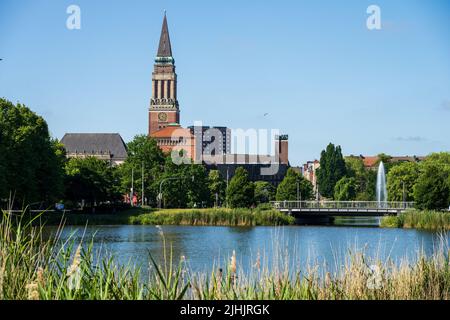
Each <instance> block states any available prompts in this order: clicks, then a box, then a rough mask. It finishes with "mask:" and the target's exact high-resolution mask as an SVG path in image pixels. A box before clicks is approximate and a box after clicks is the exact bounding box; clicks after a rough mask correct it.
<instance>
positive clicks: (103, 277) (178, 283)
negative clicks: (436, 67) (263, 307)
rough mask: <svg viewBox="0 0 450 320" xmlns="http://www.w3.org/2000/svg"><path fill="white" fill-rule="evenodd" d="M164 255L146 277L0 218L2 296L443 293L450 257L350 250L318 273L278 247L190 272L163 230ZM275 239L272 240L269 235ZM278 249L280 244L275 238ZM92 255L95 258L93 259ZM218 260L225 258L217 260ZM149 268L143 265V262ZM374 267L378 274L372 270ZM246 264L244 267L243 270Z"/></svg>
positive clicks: (87, 248) (88, 248)
mask: <svg viewBox="0 0 450 320" xmlns="http://www.w3.org/2000/svg"><path fill="white" fill-rule="evenodd" d="M160 234H161V238H162V246H163V247H164V257H165V258H164V259H163V261H158V262H156V261H153V260H152V266H151V268H150V275H149V277H145V279H146V280H145V281H142V279H143V277H141V274H140V272H141V271H140V269H136V268H133V267H130V266H128V267H127V266H125V267H124V266H119V265H117V264H116V263H115V260H114V258H112V257H108V256H107V255H106V254H105V253H104V252H103V254H102V255H97V253H95V252H94V251H93V249H92V244H89V243H75V242H74V241H69V242H67V243H64V244H63V245H62V246H61V244H60V243H58V241H57V237H56V238H55V239H51V240H48V241H42V240H41V239H42V238H41V228H39V227H32V226H31V224H30V223H29V222H26V223H23V222H22V221H21V220H20V219H16V217H14V218H11V217H10V216H4V218H3V220H2V222H1V224H0V299H33V300H46V299H53V300H54V299H63V300H67V299H100V300H105V299H108V300H109V299H112V300H115V299H119V300H129V299H131V300H136V299H169V300H173V299H196V300H203V299H206V300H219V299H240V300H241V299H289V300H293V299H295V300H297V299H312V300H316V299H449V298H450V264H449V262H450V261H449V260H448V256H446V254H445V252H446V250H447V248H446V247H444V246H443V245H442V247H441V248H440V249H438V250H437V251H436V253H435V254H434V255H433V256H431V257H425V256H424V255H419V257H418V258H417V261H416V262H413V263H409V262H408V261H406V260H405V261H403V263H401V264H400V265H399V264H394V263H392V262H385V263H382V262H381V261H377V260H373V261H372V260H370V259H369V258H368V257H365V256H364V253H363V252H356V253H353V254H349V256H348V259H346V261H345V262H343V263H342V264H339V265H340V266H341V267H340V269H339V271H338V272H336V273H333V274H330V273H326V274H319V272H318V271H317V270H319V268H318V265H314V264H312V265H311V266H310V268H307V269H306V270H292V269H291V270H290V269H289V265H290V264H289V263H288V262H289V261H295V260H296V257H295V256H294V257H292V256H289V255H288V254H287V252H285V251H284V250H276V251H274V252H275V253H274V254H275V255H276V256H275V257H272V259H271V260H270V261H273V262H272V263H273V265H272V266H271V268H268V267H267V261H268V260H263V259H261V257H260V256H259V255H258V256H257V257H256V258H255V263H254V265H253V267H252V268H251V270H250V271H246V272H244V271H243V269H242V266H241V265H239V258H238V257H237V256H236V254H235V253H234V252H233V255H232V256H231V257H230V258H229V259H228V260H227V261H226V262H225V265H224V267H223V269H222V270H217V271H215V272H212V273H211V274H210V273H194V272H192V271H191V270H190V269H189V268H187V265H186V260H185V258H184V257H174V256H173V252H172V251H171V250H170V244H169V243H166V240H165V237H164V232H163V230H161V232H160ZM275 241H278V239H275ZM279 247H280V248H284V247H285V245H283V244H281V246H279ZM94 261H97V263H94ZM222 265H223V264H222ZM143 267H144V268H147V266H143ZM374 269H376V270H378V272H377V273H376V274H374V273H371V272H370V270H374ZM247 270H248V269H247Z"/></svg>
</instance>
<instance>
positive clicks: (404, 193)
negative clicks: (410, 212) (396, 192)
mask: <svg viewBox="0 0 450 320" xmlns="http://www.w3.org/2000/svg"><path fill="white" fill-rule="evenodd" d="M402 184H403V209H406V192H405V181H403V180H402Z"/></svg>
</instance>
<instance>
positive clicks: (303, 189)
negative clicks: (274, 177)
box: [276, 168, 314, 201]
mask: <svg viewBox="0 0 450 320" xmlns="http://www.w3.org/2000/svg"><path fill="white" fill-rule="evenodd" d="M297 182H298V186H299V199H301V200H302V201H305V200H311V199H313V198H314V192H313V186H312V184H311V183H310V182H309V181H308V180H306V179H305V178H304V177H303V176H301V175H300V174H299V173H297V172H296V171H295V170H294V169H292V168H289V169H288V171H287V173H286V176H285V177H284V179H283V181H281V183H280V184H279V185H278V188H277V194H276V200H277V201H284V200H287V201H297Z"/></svg>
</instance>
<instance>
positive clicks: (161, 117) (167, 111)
mask: <svg viewBox="0 0 450 320" xmlns="http://www.w3.org/2000/svg"><path fill="white" fill-rule="evenodd" d="M148 119H149V121H148V134H149V136H150V137H152V138H154V139H156V142H157V143H158V146H159V147H160V148H161V149H162V150H163V151H164V152H166V153H168V152H171V151H172V149H174V147H176V148H177V149H179V150H181V149H184V150H185V151H186V152H187V153H188V155H189V157H193V156H194V154H193V152H194V150H195V146H194V138H193V135H192V134H191V132H190V130H188V129H183V128H181V126H180V108H179V105H178V99H177V74H176V73H175V59H174V58H173V56H172V46H171V43H170V36H169V28H168V26H167V17H166V15H165V14H164V20H163V25H162V30H161V37H160V40H159V47H158V52H157V55H156V59H155V64H154V70H153V73H152V98H151V101H150V108H149V115H148Z"/></svg>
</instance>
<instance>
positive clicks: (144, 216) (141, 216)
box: [40, 208, 295, 226]
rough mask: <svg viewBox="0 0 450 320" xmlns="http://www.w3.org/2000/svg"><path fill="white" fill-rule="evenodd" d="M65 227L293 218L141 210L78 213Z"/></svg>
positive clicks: (259, 222) (259, 212)
mask: <svg viewBox="0 0 450 320" xmlns="http://www.w3.org/2000/svg"><path fill="white" fill-rule="evenodd" d="M61 218H62V215H61V214H53V213H48V214H45V215H43V216H42V218H41V219H40V221H41V222H42V221H45V222H46V223H47V224H59V222H60V221H61ZM64 219H65V220H66V224H67V225H85V224H86V223H89V224H90V225H116V224H137V225H194V226H207V225H208V226H268V225H292V224H294V222H295V219H294V218H293V217H290V216H288V215H285V214H283V213H280V212H279V211H277V210H263V209H226V208H217V209H213V208H210V209H162V210H156V209H141V208H135V209H130V210H127V211H124V212H118V213H114V214H78V213H71V214H66V215H65V216H64Z"/></svg>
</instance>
